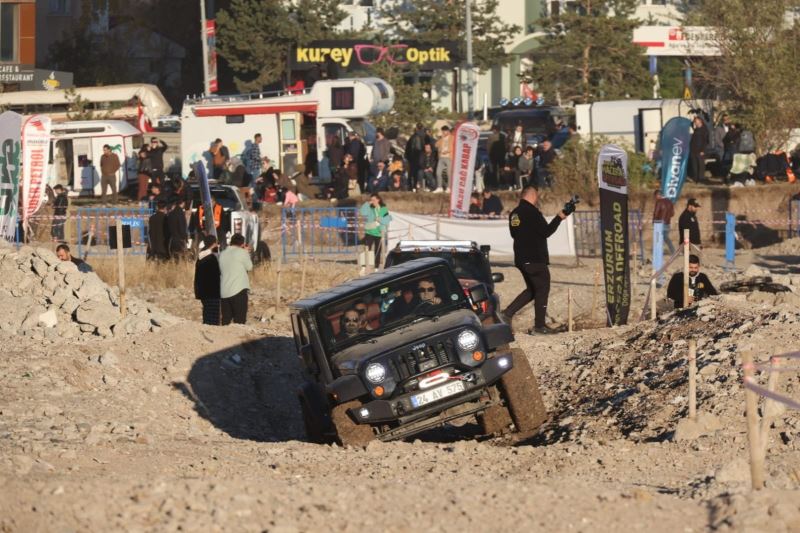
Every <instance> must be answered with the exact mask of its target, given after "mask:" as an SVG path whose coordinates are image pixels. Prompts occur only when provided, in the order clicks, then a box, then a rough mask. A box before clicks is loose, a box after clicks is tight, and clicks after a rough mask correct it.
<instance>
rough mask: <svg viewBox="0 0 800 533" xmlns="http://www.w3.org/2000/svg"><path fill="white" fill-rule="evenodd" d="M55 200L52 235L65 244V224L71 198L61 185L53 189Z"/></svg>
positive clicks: (54, 238)
mask: <svg viewBox="0 0 800 533" xmlns="http://www.w3.org/2000/svg"><path fill="white" fill-rule="evenodd" d="M53 192H54V193H55V200H54V201H53V225H52V226H51V227H50V235H51V236H52V237H53V240H54V241H56V242H64V224H66V222H67V208H68V207H69V198H67V191H65V190H64V187H62V186H61V185H60V184H59V185H56V186H55V187H53Z"/></svg>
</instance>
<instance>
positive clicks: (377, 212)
mask: <svg viewBox="0 0 800 533" xmlns="http://www.w3.org/2000/svg"><path fill="white" fill-rule="evenodd" d="M361 216H363V217H364V218H365V225H364V227H365V231H364V244H365V245H366V246H367V248H368V249H369V250H373V251H374V252H375V266H376V267H378V266H380V257H381V252H382V247H383V237H384V236H385V235H386V233H387V231H388V230H389V222H391V221H392V216H391V215H390V214H389V208H388V207H386V204H385V203H384V202H383V199H382V198H381V197H380V195H379V194H378V193H375V194H372V195H371V196H370V197H369V201H368V202H364V205H362V206H361Z"/></svg>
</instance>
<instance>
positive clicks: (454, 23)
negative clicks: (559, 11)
mask: <svg viewBox="0 0 800 533" xmlns="http://www.w3.org/2000/svg"><path fill="white" fill-rule="evenodd" d="M497 4H498V1H497V0H472V56H473V60H472V63H473V65H474V66H475V68H476V70H478V71H486V70H489V69H490V68H492V67H494V66H498V65H505V64H507V63H508V62H509V61H510V60H511V55H510V54H508V53H506V46H507V45H508V44H510V43H511V40H512V39H513V37H514V35H517V34H518V33H519V32H520V31H521V28H520V27H519V26H517V25H515V24H505V23H503V21H502V20H501V19H500V17H498V16H497V14H496V12H497ZM465 12H466V5H465V0H387V1H386V2H384V3H383V5H382V6H381V23H382V25H383V26H384V27H385V28H391V29H392V33H393V34H396V35H397V37H398V38H399V39H401V40H415V41H420V42H423V43H436V42H443V41H452V42H455V43H457V45H458V51H459V56H460V57H461V58H462V59H466V42H465V40H464V33H465V25H464V23H465V20H464V16H465V15H464V14H465Z"/></svg>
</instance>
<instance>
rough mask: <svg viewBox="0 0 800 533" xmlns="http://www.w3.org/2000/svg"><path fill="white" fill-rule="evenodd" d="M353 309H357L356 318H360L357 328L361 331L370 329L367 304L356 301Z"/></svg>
mask: <svg viewBox="0 0 800 533" xmlns="http://www.w3.org/2000/svg"><path fill="white" fill-rule="evenodd" d="M355 310H356V311H358V318H359V319H360V320H361V322H360V323H359V325H358V329H359V330H361V331H372V326H370V325H369V319H368V318H367V312H368V311H369V306H368V305H367V304H366V303H364V302H358V303H357V304H356V305H355Z"/></svg>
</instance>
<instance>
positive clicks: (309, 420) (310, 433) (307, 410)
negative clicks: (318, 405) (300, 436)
mask: <svg viewBox="0 0 800 533" xmlns="http://www.w3.org/2000/svg"><path fill="white" fill-rule="evenodd" d="M299 400H300V410H301V411H302V413H303V426H305V429H306V438H307V439H308V440H309V442H313V443H315V444H327V443H328V441H329V439H326V437H325V433H324V431H323V429H322V427H321V426H320V424H319V422H318V421H317V420H316V417H315V416H314V413H313V412H312V411H311V407H310V406H309V405H308V400H306V398H305V396H300V398H299Z"/></svg>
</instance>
